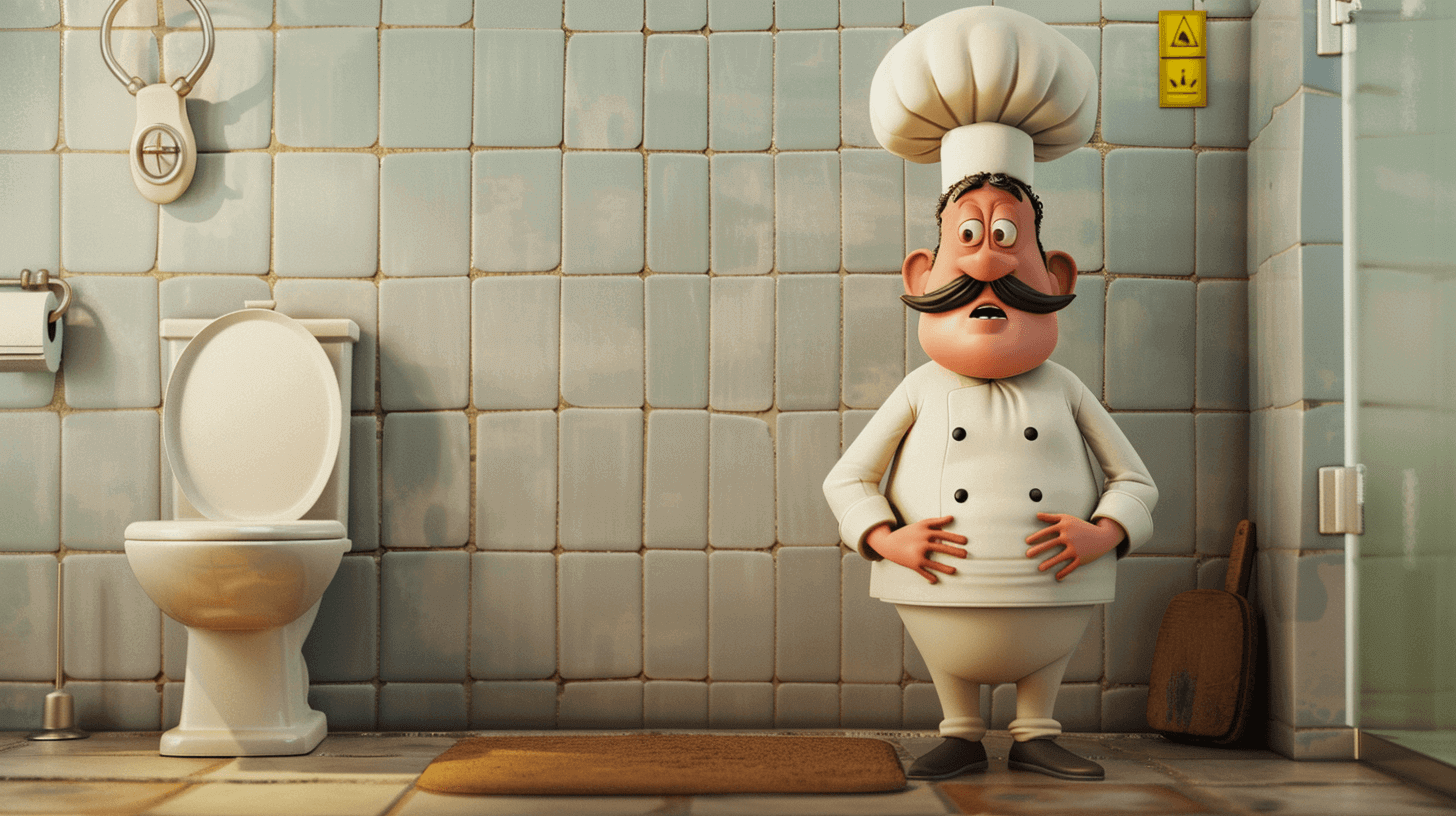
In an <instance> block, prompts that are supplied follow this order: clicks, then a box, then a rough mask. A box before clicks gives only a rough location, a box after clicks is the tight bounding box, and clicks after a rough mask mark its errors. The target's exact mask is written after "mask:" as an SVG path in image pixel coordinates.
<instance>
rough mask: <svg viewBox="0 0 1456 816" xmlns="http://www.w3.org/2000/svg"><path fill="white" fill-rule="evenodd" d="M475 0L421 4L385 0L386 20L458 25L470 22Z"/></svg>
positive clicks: (400, 0) (414, 23)
mask: <svg viewBox="0 0 1456 816" xmlns="http://www.w3.org/2000/svg"><path fill="white" fill-rule="evenodd" d="M474 11H475V0H440V2H436V3H430V4H428V5H421V4H419V3H416V2H413V0H384V22H386V23H388V24H390V25H416V26H458V25H464V24H465V23H468V22H470V17H471V15H472V14H473V13H474Z"/></svg>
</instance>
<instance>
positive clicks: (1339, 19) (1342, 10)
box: [1315, 0, 1360, 57]
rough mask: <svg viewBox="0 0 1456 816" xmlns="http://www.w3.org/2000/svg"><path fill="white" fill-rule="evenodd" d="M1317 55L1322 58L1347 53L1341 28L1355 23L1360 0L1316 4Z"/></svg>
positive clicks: (1319, 2)
mask: <svg viewBox="0 0 1456 816" xmlns="http://www.w3.org/2000/svg"><path fill="white" fill-rule="evenodd" d="M1315 9H1316V12H1315V14H1316V18H1317V19H1316V24H1315V53H1317V54H1319V55H1320V56H1322V57H1328V56H1334V55H1337V54H1343V53H1344V52H1345V48H1344V44H1343V42H1342V40H1343V34H1342V32H1341V31H1340V26H1342V25H1346V24H1348V23H1351V22H1353V20H1352V17H1353V15H1354V14H1355V12H1357V11H1359V10H1360V0H1318V2H1316V3H1315Z"/></svg>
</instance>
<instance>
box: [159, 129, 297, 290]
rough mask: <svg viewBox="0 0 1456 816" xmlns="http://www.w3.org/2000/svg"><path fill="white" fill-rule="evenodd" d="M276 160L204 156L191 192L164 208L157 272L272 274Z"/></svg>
mask: <svg viewBox="0 0 1456 816" xmlns="http://www.w3.org/2000/svg"><path fill="white" fill-rule="evenodd" d="M272 208H273V157H272V156H269V155H267V154H265V153H222V154H216V153H203V154H200V155H198V157H197V172H196V174H195V175H193V177H192V183H191V184H190V185H188V187H187V192H186V194H184V195H183V196H182V197H181V198H179V199H178V200H177V201H174V202H173V203H171V204H168V205H167V206H165V207H162V208H161V219H160V222H161V224H160V226H161V241H160V243H159V245H158V246H159V249H158V252H157V268H158V269H160V270H162V271H164V272H221V273H234V274H239V275H266V274H268V254H269V251H270V250H271V249H272V246H271V245H272V236H271V235H270V233H269V227H270V226H271V224H272V214H273V213H272Z"/></svg>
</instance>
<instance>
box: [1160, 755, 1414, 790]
mask: <svg viewBox="0 0 1456 816" xmlns="http://www.w3.org/2000/svg"><path fill="white" fill-rule="evenodd" d="M1157 762H1158V764H1160V765H1162V766H1164V767H1166V768H1168V769H1169V770H1171V771H1172V772H1173V773H1175V774H1176V775H1177V776H1178V777H1179V778H1181V779H1183V780H1185V781H1187V782H1190V783H1192V784H1195V785H1304V784H1339V785H1393V784H1397V783H1396V780H1395V779H1394V778H1392V777H1390V776H1387V775H1385V774H1383V773H1381V772H1380V771H1377V770H1375V769H1374V768H1371V767H1369V766H1366V765H1361V764H1360V763H1358V762H1290V761H1289V760H1287V759H1272V758H1271V759H1226V760H1192V759H1161V760H1158V761H1157Z"/></svg>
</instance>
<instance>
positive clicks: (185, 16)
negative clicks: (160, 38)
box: [162, 0, 273, 67]
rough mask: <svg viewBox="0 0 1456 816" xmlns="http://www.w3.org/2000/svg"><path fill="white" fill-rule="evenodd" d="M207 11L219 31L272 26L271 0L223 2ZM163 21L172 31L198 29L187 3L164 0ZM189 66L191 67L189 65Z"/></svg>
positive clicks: (231, 0) (228, 0)
mask: <svg viewBox="0 0 1456 816" xmlns="http://www.w3.org/2000/svg"><path fill="white" fill-rule="evenodd" d="M214 6H215V7H214V8H209V9H208V10H207V15H208V16H209V17H211V18H212V24H213V26H215V27H216V28H267V27H268V26H269V25H271V24H272V23H273V3H271V2H269V0H222V1H221V2H218V3H215V4H214ZM162 19H163V20H164V21H165V22H166V23H167V25H168V26H170V27H172V28H183V27H187V28H197V27H199V24H198V22H197V14H196V12H194V11H193V10H192V6H190V5H188V3H187V0H162ZM189 67H190V66H189Z"/></svg>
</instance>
